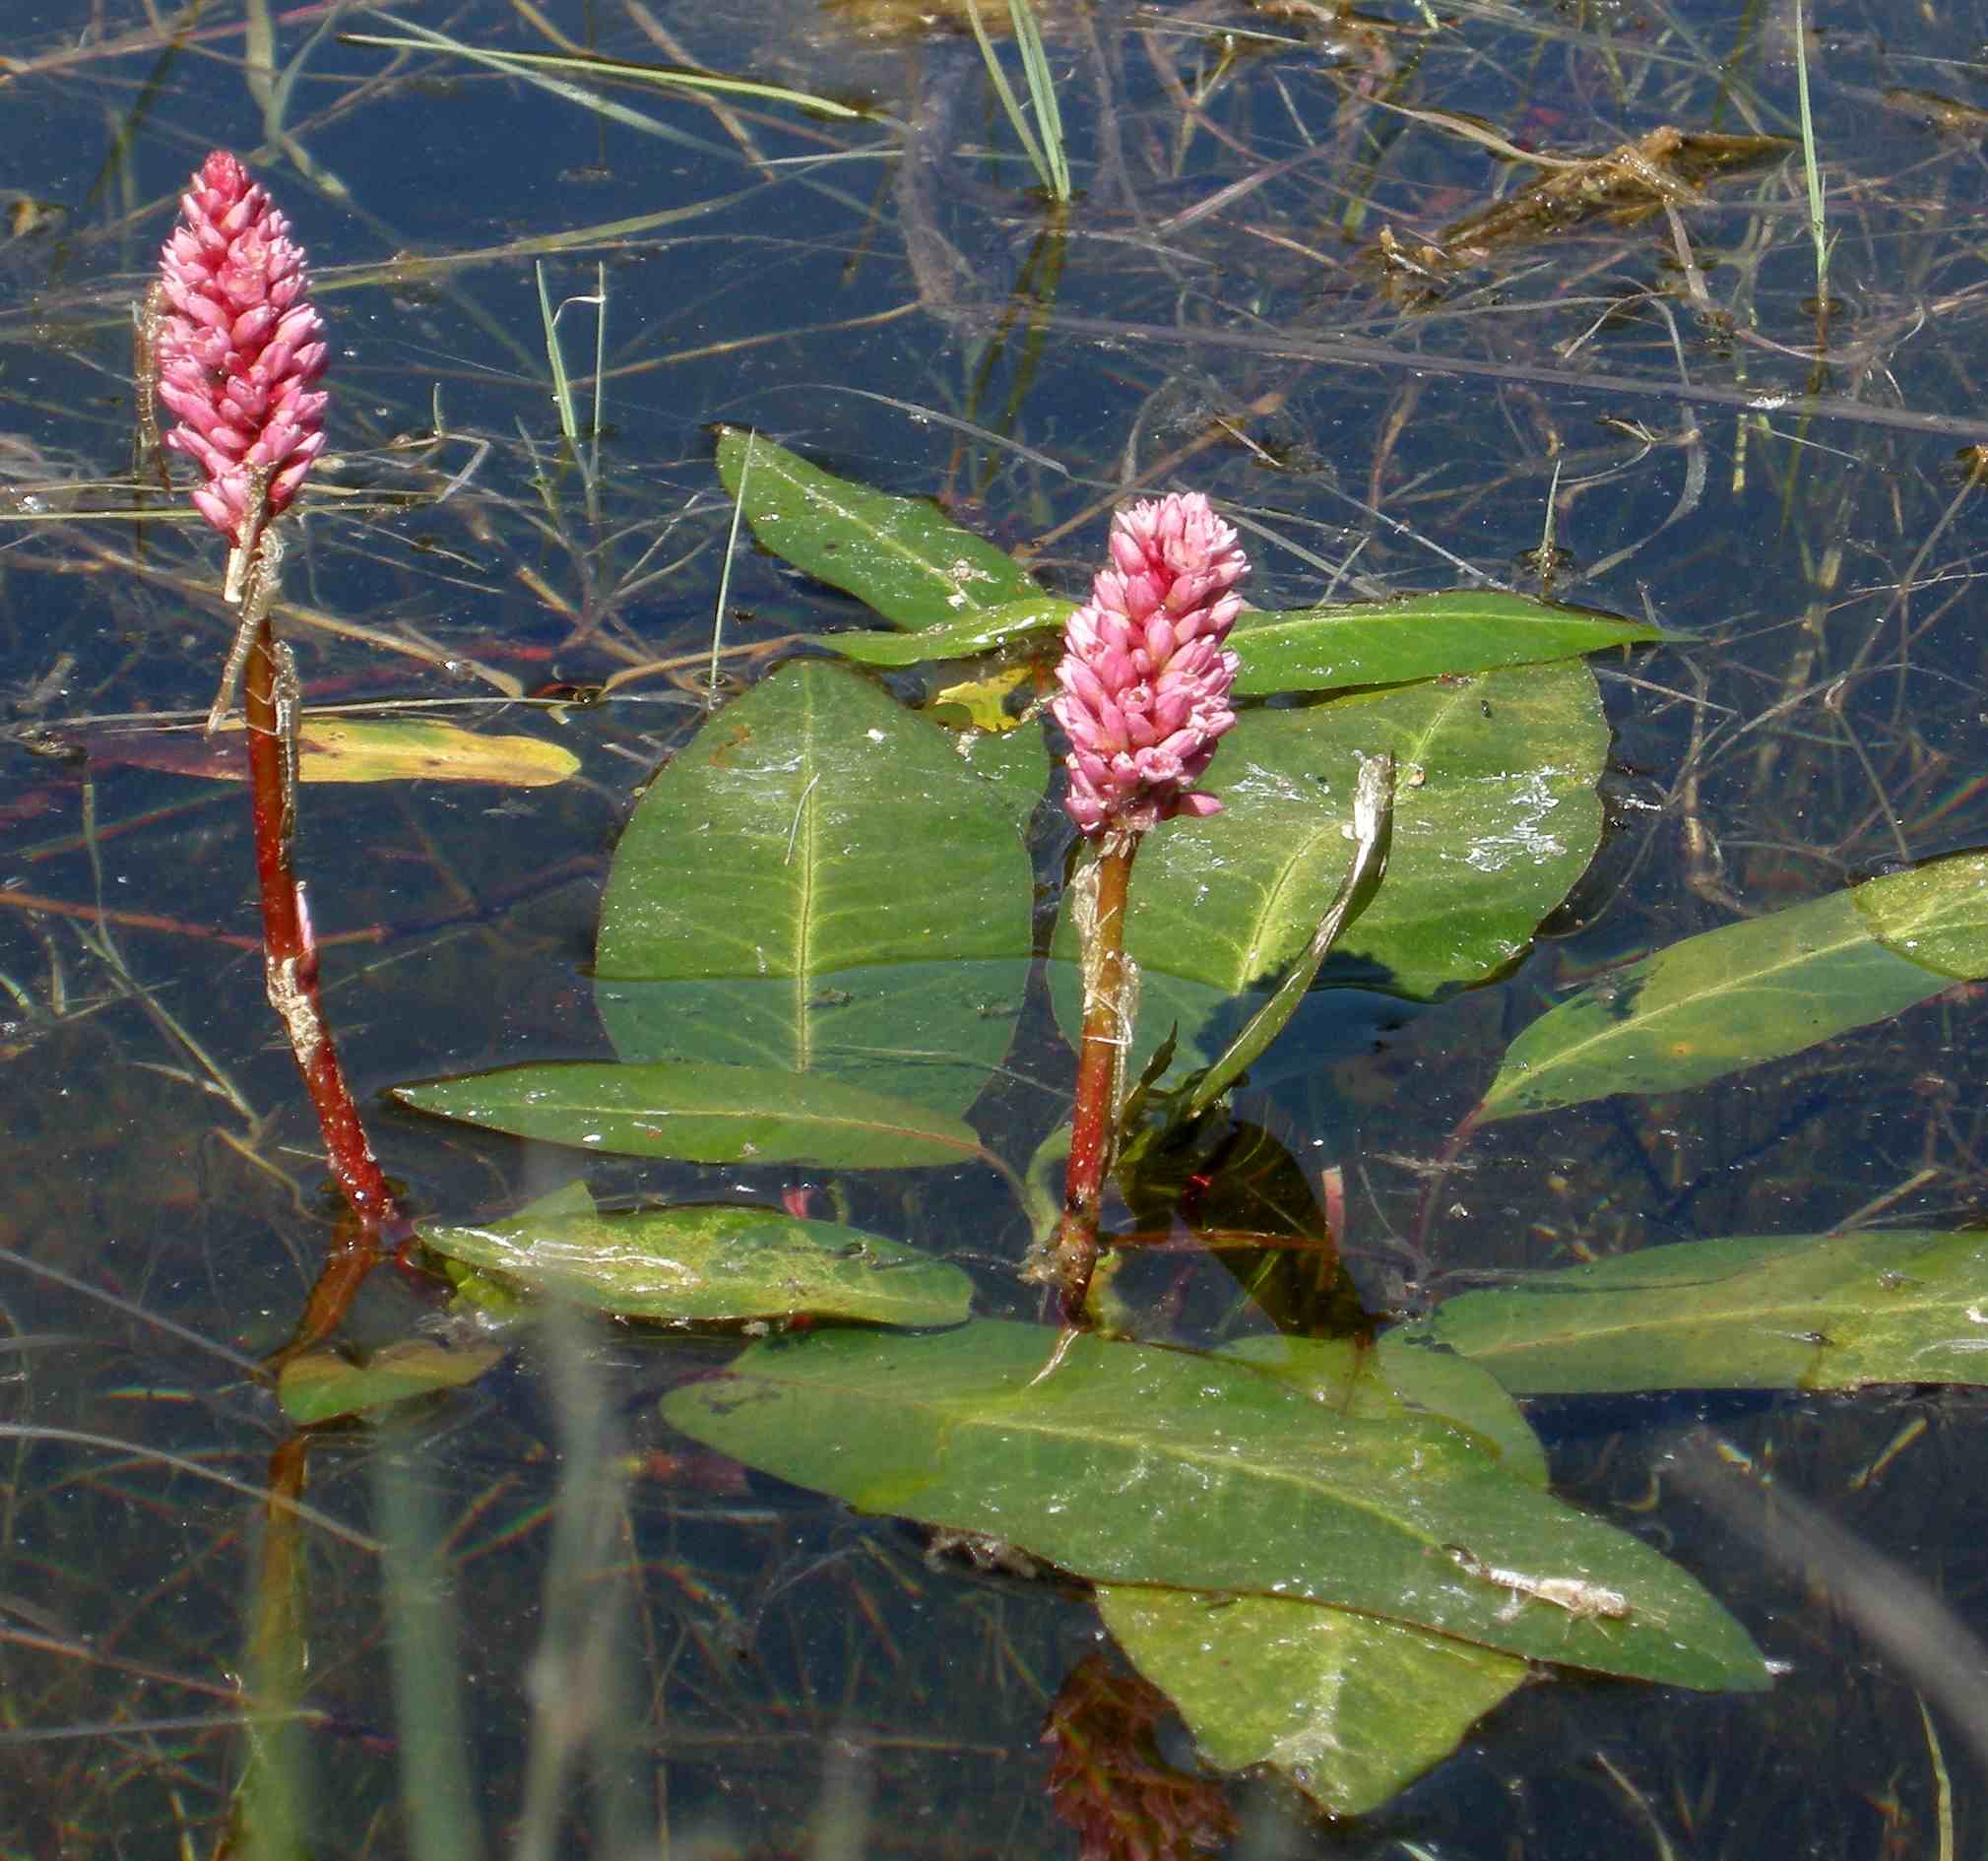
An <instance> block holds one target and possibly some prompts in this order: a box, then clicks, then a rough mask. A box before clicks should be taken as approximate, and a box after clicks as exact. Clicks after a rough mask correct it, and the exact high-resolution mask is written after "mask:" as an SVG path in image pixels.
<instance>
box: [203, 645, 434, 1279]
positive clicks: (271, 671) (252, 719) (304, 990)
mask: <svg viewBox="0 0 1988 1861" xmlns="http://www.w3.org/2000/svg"><path fill="white" fill-rule="evenodd" d="M276 676H277V660H276V647H275V640H274V638H273V636H272V634H271V632H270V624H269V618H268V616H267V615H265V616H264V617H263V620H262V624H261V626H260V627H259V629H258V630H257V633H256V637H255V643H254V645H253V646H252V647H251V648H250V650H249V656H248V667H247V677H246V679H245V681H244V685H243V690H242V708H243V711H244V713H245V714H246V717H247V721H248V729H247V732H246V733H245V735H246V738H247V740H248V771H249V793H250V800H251V805H252V807H253V811H254V819H255V869H256V877H257V878H258V879H259V880H260V881H261V885H262V945H263V973H264V980H265V982H266V984H267V987H268V990H269V1000H270V1006H271V1007H273V1008H274V1009H275V1010H276V1011H277V1015H278V1017H279V1019H281V1020H282V1022H283V1024H284V1031H285V1032H286V1033H287V1034H288V1035H289V1044H290V1051H291V1052H292V1053H293V1054H294V1055H295V1056H296V1063H297V1070H298V1071H299V1072H301V1073H302V1074H303V1082H304V1089H305V1090H306V1091H307V1092H308V1093H309V1094H310V1100H311V1104H312V1105H313V1106H314V1107H315V1108H316V1110H317V1118H318V1126H319V1128H320V1129H321V1130H322V1131H323V1132H324V1143H325V1157H326V1160H327V1161H328V1162H329V1163H330V1165H331V1172H332V1175H333V1177H334V1178H335V1179H336V1180H337V1182H338V1186H339V1187H340V1189H341V1190H343V1191H344V1194H345V1198H346V1200H347V1202H348V1203H350V1204H351V1207H352V1211H353V1214H354V1215H356V1216H357V1217H358V1219H359V1222H360V1224H361V1225H362V1226H363V1227H364V1229H365V1230H366V1232H367V1234H368V1235H370V1236H375V1237H377V1236H381V1235H384V1237H385V1239H386V1240H387V1242H388V1244H389V1245H391V1246H396V1247H397V1246H399V1245H400V1243H401V1242H402V1241H404V1240H406V1239H407V1238H408V1235H409V1234H410V1232H411V1229H410V1228H409V1225H408V1221H407V1218H406V1216H405V1215H403V1214H402V1213H401V1209H400V1205H399V1204H398V1203H397V1202H396V1201H395V1200H394V1196H393V1191H392V1190H391V1189H389V1188H388V1187H387V1181H386V1178H385V1177H384V1176H383V1175H382V1174H381V1172H380V1166H379V1163H378V1161H377V1160H376V1159H375V1158H374V1156H373V1151H372V1146H371V1144H369V1143H368V1142H367V1141H366V1133H365V1126H364V1125H363V1124H362V1123H360V1121H359V1112H358V1107H357V1105H356V1104H354V1103H353V1095H352V1088H351V1087H350V1086H348V1085H347V1084H346V1077H345V1071H344V1068H343V1067H341V1066H340V1064H339V1058H338V1049H337V1047H336V1046H335V1045H334V1044H333V1042H332V1037H331V1029H330V1027H329V1026H328V1025H327V1024H326V1021H325V1018H324V1011H323V1009H322V1007H321V1006H320V1004H319V1000H318V986H317V973H318V958H317V949H316V946H315V945H314V944H313V943H312V941H311V934H310V920H309V917H308V914H307V913H306V911H305V909H304V902H303V889H302V887H301V885H299V883H298V882H297V877H296V870H295V866H294V865H293V864H292V861H291V857H290V837H291V836H290V827H291V822H290V819H289V813H290V809H291V806H292V796H293V794H294V791H293V789H292V786H291V781H290V773H289V768H288V766H287V764H288V754H289V752H288V749H287V747H286V743H285V739H284V735H283V728H282V720H280V719H279V717H278V714H277V698H276Z"/></svg>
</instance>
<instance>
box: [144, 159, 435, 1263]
mask: <svg viewBox="0 0 1988 1861" xmlns="http://www.w3.org/2000/svg"><path fill="white" fill-rule="evenodd" d="M309 289H310V276H309V272H308V269H307V267H306V265H305V261H304V252H303V248H302V246H301V245H299V244H298V243H297V242H296V241H295V240H294V239H293V238H292V237H291V236H290V226H289V221H288V220H287V219H286V218H285V217H284V215H282V214H281V213H279V212H278V211H277V210H276V208H275V207H274V206H273V205H272V204H271V201H270V197H269V194H268V192H267V190H266V189H264V188H263V187H261V186H259V185H258V184H257V183H256V182H254V181H252V180H251V179H250V178H249V175H248V171H247V169H245V168H244V167H243V166H242V164H241V162H240V161H239V160H237V159H236V158H235V157H234V156H232V155H230V154H229V153H227V151H225V150H223V149H217V150H215V151H214V153H213V154H211V155H210V156H209V157H208V158H207V160H205V161H203V162H202V163H201V165H200V167H199V168H198V169H196V170H195V172H194V175H193V178H192V180H191V181H190V182H189V184H188V186H187V189H186V192H185V194H184V195H183V196H182V198H181V201H180V218H179V224H178V225H176V226H175V227H174V228H173V231H172V235H171V237H169V238H168V239H167V240H166V242H165V244H164V245H163V247H162V248H161V249H160V260H159V279H158V282H157V283H156V284H155V285H154V286H153V288H152V289H151V290H150V291H149V292H148V293H147V297H146V301H145V304H144V306H143V307H142V309H141V312H140V317H139V332H140V344H139V347H140V360H139V375H140V411H141V424H142V426H145V427H150V426H151V425H152V423H153V417H154V416H153V402H154V397H155V396H156V397H157V399H158V400H159V401H162V402H163V403H164V404H165V406H166V407H167V408H169V409H170V410H171V411H172V412H173V413H174V414H176V415H178V417H179V424H178V425H177V426H175V427H174V428H173V430H172V431H171V432H170V433H169V434H167V435H166V436H165V441H164V444H165V446H166V448H168V449H169V450H171V451H174V452H177V453H180V454H182V455H184V456H185V457H188V458H190V459H192V460H193V461H194V463H195V464H196V465H197V466H198V467H199V468H200V473H201V478H200V481H199V482H198V483H197V484H195V485H194V486H193V489H192V492H191V495H192V499H193V504H194V507H195V508H196V509H197V510H198V511H199V512H200V514H201V515H202V516H203V517H204V518H205V519H206V520H207V521H208V523H210V524H211V525H212V526H213V527H214V528H215V529H216V530H217V531H219V532H220V533H221V534H222V536H224V537H225V538H226V539H227V542H228V545H229V547H228V558H227V569H226V573H225V577H224V583H223V596H224V599H225V600H226V601H228V602H229V603H231V604H239V606H240V608H241V618H240V621H239V624H238V626H237V628H236V632H235V640H234V645H233V647H232V649H231V650H230V651H229V653H228V656H227V662H226V665H225V666H224V669H223V672H222V678H221V687H220V689H219V691H218V692H217V693H216V694H215V700H214V704H213V707H212V709H211V710H210V712H209V714H208V721H207V728H208V733H209V735H213V734H214V733H215V732H216V731H217V730H219V729H220V727H221V725H222V722H223V720H224V716H225V713H226V711H227V708H228V706H229V704H230V703H231V701H232V698H233V694H234V689H235V686H236V684H237V682H240V681H242V680H243V675H244V674H246V681H245V684H244V685H243V712H244V724H245V726H246V728H245V731H244V737H245V739H246V744H247V756H248V764H249V781H250V795H251V806H252V809H253V814H254V821H255V852H256V874H257V877H258V879H259V881H260V885H261V892H262V923H263V963H264V974H265V984H266V987H267V990H268V994H269V1000H270V1005H271V1006H272V1007H273V1008H274V1009H275V1010H276V1013H277V1017H278V1018H279V1019H280V1020H281V1021H282V1022H283V1025H284V1031H285V1033H286V1034H287V1036H288V1037H289V1044H290V1049H291V1052H292V1053H293V1054H294V1055H295V1057H296V1063H297V1067H298V1070H299V1071H300V1072H301V1073H302V1074H303V1079H304V1084H305V1087H306V1089H307V1090H308V1091H309V1093H310V1096H311V1102H312V1104H313V1106H314V1107H315V1109H316V1111H317V1115H318V1123H319V1126H320V1128H321V1129H322V1131H323V1134H324V1140H325V1151H326V1156H327V1160H328V1161H329V1163H330V1165H331V1169H332V1174H333V1176H334V1177H335V1178H336V1179H337V1181H338V1184H339V1187H340V1188H341V1190H342V1191H343V1192H344V1194H345V1197H346V1200H347V1202H348V1204H349V1205H350V1206H351V1208H352V1211H353V1215H354V1216H356V1217H357V1219H358V1222H359V1224H360V1227H361V1230H362V1231H363V1234H364V1236H365V1245H366V1248H367V1249H368V1250H369V1249H370V1246H371V1245H372V1244H373V1243H374V1242H375V1241H376V1240H377V1238H378V1236H379V1234H380V1233H381V1231H382V1230H386V1231H388V1232H389V1233H390V1234H391V1235H392V1236H393V1237H394V1238H395V1239H399V1238H401V1235H402V1224H401V1217H400V1213H399V1209H398V1207H397V1205H396V1203H395V1201H394V1197H393V1195H392V1193H391V1191H390V1190H389V1189H388V1187H387V1185H386V1179H385V1177H384V1176H383V1175H382V1174H381V1172H380V1167H379V1164H378V1162H377V1160H376V1159H375V1158H374V1156H373V1152H372V1147H371V1145H370V1144H369V1143H368V1142H367V1140H366V1134H365V1127H364V1125H363V1123H361V1121H360V1119H359V1114H358V1107H357V1106H356V1105H355V1104H354V1102H353V1095H352V1090H351V1088H350V1087H349V1086H348V1085H347V1083H346V1078H345V1072H344V1069H343V1068H342V1067H341V1066H340V1064H339V1059H338V1051H337V1048H336V1047H335V1046H334V1044H333V1041H332V1037H331V1030H330V1028H329V1027H328V1026H327V1025H326V1022H325V1018H324V1013H323V1010H322V1008H321V1007H320V1005H319V1000H318V958H317V949H316V945H315V943H314V941H313V938H312V935H311V928H310V913H309V910H308V908H307V906H306V904H305V902H304V891H303V886H302V884H301V883H300V881H299V880H298V879H297V877H296V873H295V870H294V867H293V865H292V859H291V843H292V839H293V835H294V830H295V824H296V807H297V724H298V718H299V714H300V712H301V709H302V702H303V693H302V685H301V681H300V680H299V678H298V675H297V671H296V662H295V659H294V657H293V656H292V654H291V653H290V650H289V646H288V645H287V644H285V643H284V642H283V641H281V640H279V639H278V638H277V637H276V634H275V632H274V631H273V629H272V628H271V625H270V610H271V607H272V605H273V603H274V602H275V599H276V594H277V589H278V586H279V582H280V578H281V574H282V567H283V555H284V545H283V539H282V535H281V533H280V532H279V530H278V528H277V520H278V519H279V518H280V517H281V516H282V514H283V512H284V511H285V510H286V509H287V508H288V507H289V504H290V502H291V501H292V500H293V499H294V498H295V496H296V493H297V491H298V489H299V487H300V486H301V485H302V483H303V481H304V479H305V477H306V476H307V475H308V474H309V472H310V468H311V465H312V463H313V461H315V460H316V458H317V457H318V455H319V454H320V453H321V452H322V451H323V450H324V443H325V436H324V413H325V407H326V403H327V399H328V397H327V396H326V394H325V393H324V391H323V390H321V389H320V388H319V387H318V386H317V382H318V380H319V378H320V377H321V376H322V375H323V373H324V370H325V363H326V360H327V357H328V355H329V353H330V351H329V348H328V346H327V344H326V342H325V339H324V325H323V322H322V320H321V319H320V318H319V316H318V313H317V310H316V308H315V306H314V305H313V304H312V302H311V300H310V296H309ZM145 437H146V438H147V439H148V440H149V441H151V442H152V443H154V444H155V445H156V444H157V434H156V432H149V433H146V434H145ZM368 1257H369V1254H368Z"/></svg>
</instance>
